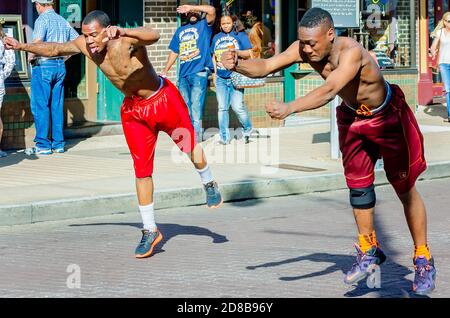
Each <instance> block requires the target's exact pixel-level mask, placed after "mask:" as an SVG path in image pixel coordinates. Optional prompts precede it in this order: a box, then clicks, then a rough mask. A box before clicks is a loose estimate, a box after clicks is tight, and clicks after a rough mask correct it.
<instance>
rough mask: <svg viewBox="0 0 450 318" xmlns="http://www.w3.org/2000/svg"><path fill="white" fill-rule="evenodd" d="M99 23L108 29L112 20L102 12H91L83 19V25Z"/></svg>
mask: <svg viewBox="0 0 450 318" xmlns="http://www.w3.org/2000/svg"><path fill="white" fill-rule="evenodd" d="M94 21H97V22H98V24H100V26H102V27H104V28H106V27H107V26H109V25H110V24H111V20H110V19H109V17H108V15H107V14H106V13H105V12H103V11H100V10H94V11H91V12H89V13H88V14H87V15H86V17H85V18H84V19H83V24H85V25H87V24H91V23H92V22H94Z"/></svg>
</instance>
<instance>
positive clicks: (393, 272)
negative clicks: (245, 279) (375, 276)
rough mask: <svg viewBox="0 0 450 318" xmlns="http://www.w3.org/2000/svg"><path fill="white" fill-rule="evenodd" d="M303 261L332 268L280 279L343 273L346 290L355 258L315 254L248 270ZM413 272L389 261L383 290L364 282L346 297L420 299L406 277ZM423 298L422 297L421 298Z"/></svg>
mask: <svg viewBox="0 0 450 318" xmlns="http://www.w3.org/2000/svg"><path fill="white" fill-rule="evenodd" d="M302 261H308V262H316V263H331V264H332V265H331V266H328V267H327V268H325V269H323V270H320V271H317V272H314V273H309V274H306V275H300V276H288V277H280V278H279V279H280V280H282V281H295V280H301V279H307V278H314V277H319V276H324V275H328V274H332V273H335V272H341V273H342V281H341V283H342V285H343V289H344V286H345V285H344V282H343V278H344V277H343V275H344V273H346V272H347V271H348V270H349V269H350V268H351V267H352V264H353V263H354V261H355V256H352V255H340V254H328V253H314V254H309V255H305V256H299V257H295V258H290V259H286V260H283V261H279V262H270V263H265V264H260V265H256V266H247V269H248V270H255V269H258V268H268V267H276V266H282V265H286V264H291V263H297V262H302ZM410 273H411V271H410V270H409V269H408V268H406V267H405V266H403V265H400V264H397V263H394V262H389V261H387V262H386V263H384V264H383V265H382V266H381V279H382V283H381V288H379V289H370V288H369V287H367V285H366V280H362V281H360V282H359V283H358V285H354V286H355V289H353V290H351V291H348V292H346V293H345V294H344V296H345V297H360V296H364V295H366V294H368V293H373V292H376V293H377V294H378V296H379V297H381V298H384V297H411V298H412V297H419V296H416V295H414V294H412V293H409V292H408V291H409V290H410V289H411V282H410V281H409V280H407V279H406V278H405V277H406V276H407V275H409V274H410ZM421 297H422V296H421Z"/></svg>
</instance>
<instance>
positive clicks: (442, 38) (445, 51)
mask: <svg viewBox="0 0 450 318" xmlns="http://www.w3.org/2000/svg"><path fill="white" fill-rule="evenodd" d="M439 64H450V32H447V34H445V31H444V29H441V32H440V35H439Z"/></svg>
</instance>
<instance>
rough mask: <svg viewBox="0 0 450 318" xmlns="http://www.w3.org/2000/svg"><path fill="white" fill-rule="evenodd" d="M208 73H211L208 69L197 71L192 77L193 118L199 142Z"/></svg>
mask: <svg viewBox="0 0 450 318" xmlns="http://www.w3.org/2000/svg"><path fill="white" fill-rule="evenodd" d="M208 74H209V73H208V71H206V70H205V71H201V72H198V73H196V74H195V75H194V76H193V77H192V79H191V81H192V83H191V85H192V91H191V103H192V109H191V118H192V123H193V126H194V131H195V133H196V135H197V140H198V142H202V118H203V108H204V105H205V97H206V90H207V88H208Z"/></svg>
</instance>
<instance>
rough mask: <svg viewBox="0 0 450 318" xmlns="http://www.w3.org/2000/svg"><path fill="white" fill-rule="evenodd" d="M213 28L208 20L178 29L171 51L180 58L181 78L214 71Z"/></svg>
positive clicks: (170, 47) (170, 46) (171, 42)
mask: <svg viewBox="0 0 450 318" xmlns="http://www.w3.org/2000/svg"><path fill="white" fill-rule="evenodd" d="M211 36H212V27H211V26H209V25H208V22H207V21H206V19H202V20H200V21H198V22H197V23H195V24H190V23H187V24H186V25H184V26H182V27H180V28H178V29H177V31H176V32H175V34H174V35H173V38H172V41H170V45H169V49H171V50H172V51H173V52H175V53H177V54H178V56H179V57H180V75H179V76H180V77H186V76H188V75H191V74H195V73H197V72H200V71H203V70H205V67H207V68H209V69H210V70H212V69H213V68H214V66H213V65H212V61H211V52H210V41H211Z"/></svg>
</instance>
